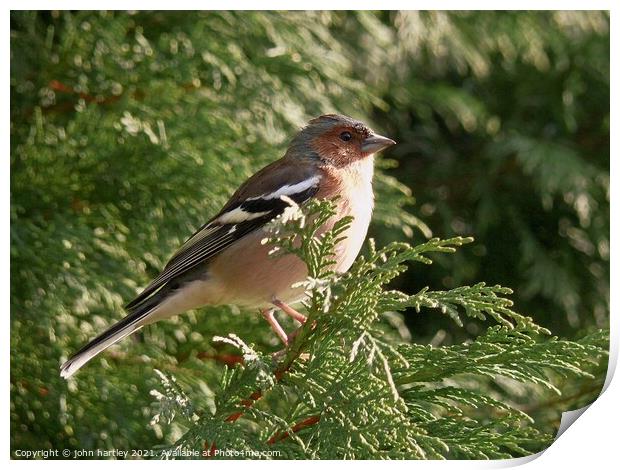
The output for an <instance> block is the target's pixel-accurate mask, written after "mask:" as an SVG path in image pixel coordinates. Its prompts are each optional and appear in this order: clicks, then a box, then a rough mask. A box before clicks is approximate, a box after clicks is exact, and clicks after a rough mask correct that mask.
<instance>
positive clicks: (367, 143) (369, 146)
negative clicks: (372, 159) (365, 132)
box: [362, 134, 396, 153]
mask: <svg viewBox="0 0 620 470" xmlns="http://www.w3.org/2000/svg"><path fill="white" fill-rule="evenodd" d="M394 144H396V142H394V141H393V140H392V139H388V138H387V137H383V136H382V135H376V134H375V135H371V136H370V137H367V138H365V139H364V140H363V141H362V152H364V153H376V152H380V151H381V150H383V149H384V148H387V147H390V146H392V145H394Z"/></svg>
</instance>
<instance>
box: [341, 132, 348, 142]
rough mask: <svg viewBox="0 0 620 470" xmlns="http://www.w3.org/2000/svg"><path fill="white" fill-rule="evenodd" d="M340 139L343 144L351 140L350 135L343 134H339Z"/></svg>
mask: <svg viewBox="0 0 620 470" xmlns="http://www.w3.org/2000/svg"><path fill="white" fill-rule="evenodd" d="M340 139H341V140H344V141H345V142H348V141H349V140H351V133H350V132H343V133H342V134H340Z"/></svg>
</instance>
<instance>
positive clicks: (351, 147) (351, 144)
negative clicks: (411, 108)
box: [288, 114, 396, 167]
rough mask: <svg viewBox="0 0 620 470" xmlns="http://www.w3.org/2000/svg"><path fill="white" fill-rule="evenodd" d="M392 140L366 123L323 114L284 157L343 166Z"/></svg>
mask: <svg viewBox="0 0 620 470" xmlns="http://www.w3.org/2000/svg"><path fill="white" fill-rule="evenodd" d="M395 143H396V142H394V141H393V140H392V139H389V138H387V137H383V136H381V135H378V134H376V133H375V132H374V131H373V130H372V129H370V128H369V127H368V126H367V125H366V124H364V123H363V122H361V121H356V120H355V119H352V118H350V117H347V116H341V115H338V114H326V115H323V116H319V117H317V118H314V119H312V120H311V121H310V122H309V123H308V125H307V126H306V127H304V128H303V129H302V130H301V131H300V132H299V134H297V136H296V137H295V138H294V139H293V142H292V143H291V146H290V148H289V151H288V154H290V155H291V156H301V157H303V158H307V157H313V158H319V159H320V160H321V161H323V162H325V163H328V164H331V165H334V166H338V167H341V166H346V165H348V164H349V163H352V162H354V161H357V160H361V159H363V158H366V157H368V156H370V155H372V154H375V153H377V152H379V151H381V150H383V149H385V148H387V147H389V146H391V145H394V144H395Z"/></svg>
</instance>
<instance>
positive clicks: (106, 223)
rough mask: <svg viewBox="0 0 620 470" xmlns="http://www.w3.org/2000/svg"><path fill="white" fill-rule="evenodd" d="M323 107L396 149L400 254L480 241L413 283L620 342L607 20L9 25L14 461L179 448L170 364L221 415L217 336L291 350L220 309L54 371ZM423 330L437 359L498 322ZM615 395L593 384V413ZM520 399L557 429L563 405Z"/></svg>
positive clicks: (386, 212) (147, 16)
mask: <svg viewBox="0 0 620 470" xmlns="http://www.w3.org/2000/svg"><path fill="white" fill-rule="evenodd" d="M326 112H338V113H343V114H348V115H351V116H353V117H356V118H359V119H362V120H365V121H367V122H368V123H369V124H370V125H371V126H372V127H374V128H375V129H376V130H377V131H379V132H381V133H382V134H384V135H388V136H390V137H392V138H394V139H395V140H396V141H398V143H399V145H398V146H395V147H394V148H393V149H391V150H390V151H389V152H386V155H385V156H383V157H382V158H381V159H380V161H379V166H380V167H381V168H380V171H379V173H378V175H377V180H376V192H377V210H376V213H375V217H374V220H373V225H372V227H371V234H370V235H371V236H373V237H374V238H375V239H377V242H378V243H379V244H380V245H382V244H384V243H386V242H388V241H390V240H408V241H410V242H412V243H418V242H421V241H423V240H424V239H425V238H426V237H429V236H431V234H432V235H434V236H441V237H450V236H453V235H473V236H474V237H475V238H476V242H475V244H473V245H470V246H468V247H465V248H463V249H461V250H459V251H458V252H457V254H456V255H454V256H445V257H437V258H436V264H434V265H433V266H432V267H431V268H424V269H422V268H420V267H417V266H416V267H414V268H413V269H411V270H410V271H409V272H407V273H405V274H404V275H403V276H401V277H400V278H398V279H397V281H396V283H395V287H396V288H398V289H401V290H403V291H406V292H410V293H413V292H416V291H418V290H419V289H420V288H421V287H423V286H426V285H429V286H431V288H435V289H440V288H452V287H456V286H459V285H463V284H473V283H475V282H478V281H486V282H488V283H491V284H495V283H498V284H502V285H506V286H509V287H512V288H513V289H514V290H515V294H514V296H513V300H514V301H515V304H516V310H517V311H520V312H522V313H526V314H528V315H530V316H532V317H533V318H534V319H535V320H536V321H537V322H538V323H540V324H542V325H543V326H545V327H547V328H549V329H550V330H551V331H552V332H553V333H554V334H556V335H558V336H561V337H564V338H581V337H582V336H583V335H585V334H586V333H588V332H590V331H593V330H595V329H596V328H601V327H606V326H608V318H609V158H610V156H609V15H608V13H605V12H459V13H449V12H286V13H273V12H213V13H211V12H203V13H197V12H177V13H172V12H168V13H163V12H155V13H122V12H118V13H109V12H108V13H106V12H71V13H70V12H13V13H12V14H11V447H12V449H40V448H46V447H52V448H59V449H62V448H86V449H94V448H114V447H115V448H124V449H134V448H151V447H153V446H154V445H156V444H158V443H162V442H164V441H169V440H170V439H171V438H174V436H175V435H178V434H179V432H180V430H178V429H175V428H174V424H173V425H172V427H171V428H170V429H166V430H164V429H162V425H161V424H152V425H150V424H149V420H150V419H151V417H152V415H153V410H152V408H151V405H152V400H153V398H152V397H151V396H150V395H149V391H150V390H151V389H153V388H156V387H157V384H158V381H157V377H156V376H155V374H154V373H153V368H159V369H162V370H165V371H168V372H171V373H174V374H175V375H176V376H177V378H178V380H179V381H180V382H181V383H183V384H184V385H188V386H190V387H192V388H193V389H194V390H198V391H200V393H201V394H202V396H203V399H204V402H205V406H206V405H208V403H209V400H212V398H213V390H212V387H213V384H214V383H217V381H218V379H219V376H220V374H221V371H222V367H223V366H222V364H221V363H219V362H216V361H212V360H210V358H212V357H213V355H214V354H217V353H218V352H219V349H218V348H219V347H220V346H217V345H215V344H213V343H212V342H211V337H212V336H214V335H216V334H219V335H222V334H226V333H228V332H236V333H238V334H239V335H240V336H242V337H243V338H244V340H246V341H247V342H254V343H255V344H257V345H259V347H260V348H263V349H269V348H273V349H274V350H275V349H276V348H277V344H276V340H275V338H273V336H272V335H271V333H270V331H269V329H268V327H267V326H266V325H265V324H264V322H263V321H262V320H261V319H260V318H259V316H258V315H257V314H255V313H248V312H239V311H238V310H237V309H235V308H233V307H222V308H210V309H204V310H203V311H200V312H191V313H189V314H188V315H185V316H184V317H183V318H176V319H173V320H170V321H168V322H164V323H162V324H158V325H156V326H153V327H149V328H147V329H145V330H143V331H142V332H140V333H139V334H138V335H134V336H133V337H132V338H131V339H129V340H126V341H124V342H122V343H121V344H120V345H119V346H117V347H115V348H113V349H111V350H110V351H108V352H107V353H105V354H102V355H101V356H100V357H99V358H97V359H96V360H94V361H93V362H92V363H91V364H89V365H88V366H87V367H86V368H85V369H84V370H83V371H80V373H79V374H78V375H77V376H76V378H75V379H72V380H71V381H69V382H65V381H63V380H61V379H60V377H59V376H58V367H59V365H60V364H61V362H62V361H63V360H64V359H66V358H67V356H68V355H69V354H70V353H71V352H73V351H75V350H76V349H77V348H78V347H79V346H81V345H82V344H83V343H84V342H86V341H87V340H88V339H90V338H92V337H93V336H94V335H95V334H96V333H98V332H101V331H102V330H103V329H105V327H106V326H108V325H110V324H111V323H112V322H114V321H116V320H118V319H119V318H121V317H122V315H123V313H122V305H123V304H124V303H126V302H127V301H129V300H130V299H131V298H132V297H133V296H134V295H135V294H136V293H137V292H138V291H139V289H140V288H141V287H142V286H144V285H145V284H146V283H147V282H148V280H149V279H150V278H151V277H152V276H154V275H155V274H156V273H157V272H158V269H160V268H161V267H162V265H163V264H164V263H165V261H166V259H167V257H168V256H169V255H170V254H171V253H172V252H173V251H174V249H175V248H176V247H177V246H178V245H179V244H180V243H181V242H182V241H183V240H184V239H185V238H187V237H188V236H189V235H190V234H191V233H192V231H193V230H194V229H196V228H197V227H199V226H200V225H201V224H202V223H204V221H205V220H207V219H208V218H209V217H210V216H211V215H213V214H214V213H215V212H216V211H217V210H218V209H219V208H220V206H221V205H222V204H223V203H224V202H225V200H226V199H227V197H228V196H229V195H230V194H231V193H232V191H233V190H234V189H235V188H236V187H237V186H238V185H239V184H240V183H241V182H242V181H243V180H244V179H245V178H247V177H248V176H250V175H251V174H252V173H253V172H254V171H256V170H257V169H259V168H260V167H262V166H263V165H265V164H266V163H268V162H270V161H272V160H274V159H276V158H278V157H280V156H281V155H282V154H283V152H284V150H285V148H286V145H287V142H288V139H290V137H291V136H292V135H293V134H294V133H295V132H296V130H297V129H298V128H299V127H300V126H302V125H303V124H304V122H306V121H307V120H308V119H309V118H312V117H314V116H316V115H319V114H322V113H326ZM414 202H415V204H414ZM404 318H405V322H406V326H407V328H408V334H409V335H410V336H411V340H412V341H415V342H420V343H429V342H431V343H432V344H435V345H441V344H451V343H454V342H458V341H463V340H465V339H467V338H470V337H474V336H476V335H477V334H479V333H480V332H481V331H482V330H481V328H482V327H483V325H480V323H476V322H468V323H467V324H466V325H465V328H463V329H461V328H459V327H457V326H456V325H455V324H452V323H451V322H450V321H449V320H448V319H446V318H444V317H442V316H434V315H431V314H424V313H421V314H416V313H415V312H406V313H405V315H404ZM603 372H604V371H602V372H601V373H603ZM600 379H601V377H599V382H597V383H598V385H595V386H594V388H593V386H592V384H591V383H590V384H587V383H586V384H576V385H575V390H574V395H573V398H574V400H575V403H579V399H580V397H581V398H583V399H587V398H588V397H592V396H593V394H594V395H595V394H596V393H595V392H596V390H597V386H599V387H600ZM536 400H539V402H536ZM521 401H522V403H521V407H522V408H524V409H526V408H527V411H528V412H530V413H531V414H532V416H534V417H535V418H536V419H537V420H539V421H540V422H541V423H543V424H541V426H545V425H548V426H552V425H556V424H557V423H556V422H555V421H553V420H555V419H556V418H557V416H555V417H552V418H550V417H546V415H545V407H544V406H541V405H540V403H544V397H531V396H522V397H521ZM546 419H547V420H550V421H549V422H548V423H546V424H545V422H546V421H545V420H546ZM164 431H165V432H164Z"/></svg>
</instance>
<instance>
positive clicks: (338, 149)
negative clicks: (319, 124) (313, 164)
mask: <svg viewBox="0 0 620 470" xmlns="http://www.w3.org/2000/svg"><path fill="white" fill-rule="evenodd" d="M311 145H312V148H313V149H314V151H315V152H317V153H318V154H319V155H320V156H321V158H324V159H325V160H327V161H329V162H330V163H331V164H332V165H334V166H337V167H342V166H345V165H348V164H349V163H351V162H352V161H355V160H359V159H360V158H363V157H364V156H363V155H362V153H361V152H359V151H356V150H355V149H354V148H352V145H354V144H346V143H344V142H341V141H340V140H339V139H338V136H337V135H336V136H331V135H325V136H321V137H317V138H316V139H314V140H313V141H312V144H311Z"/></svg>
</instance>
